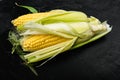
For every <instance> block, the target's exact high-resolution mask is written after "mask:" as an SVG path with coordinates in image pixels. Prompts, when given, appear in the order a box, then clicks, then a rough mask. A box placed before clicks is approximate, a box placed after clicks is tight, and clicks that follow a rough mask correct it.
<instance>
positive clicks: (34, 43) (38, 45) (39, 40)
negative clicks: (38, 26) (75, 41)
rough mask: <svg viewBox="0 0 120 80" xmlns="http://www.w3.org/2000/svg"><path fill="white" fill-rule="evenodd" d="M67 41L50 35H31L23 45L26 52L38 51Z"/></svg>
mask: <svg viewBox="0 0 120 80" xmlns="http://www.w3.org/2000/svg"><path fill="white" fill-rule="evenodd" d="M67 40H68V39H67V38H63V37H60V36H56V35H50V34H41V35H31V36H28V37H27V38H25V39H23V40H22V41H21V45H22V48H23V50H24V51H36V50H40V49H43V48H46V47H49V46H52V45H55V44H58V43H61V42H65V41H67Z"/></svg>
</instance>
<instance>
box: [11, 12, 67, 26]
mask: <svg viewBox="0 0 120 80" xmlns="http://www.w3.org/2000/svg"><path fill="white" fill-rule="evenodd" d="M64 12H65V11H64V10H52V11H49V12H40V13H32V14H26V15H22V16H20V17H18V18H16V19H15V20H12V23H13V25H14V26H22V25H23V24H24V23H26V22H28V21H33V20H36V19H42V18H44V17H47V16H49V15H55V14H61V13H64Z"/></svg>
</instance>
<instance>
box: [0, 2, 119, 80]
mask: <svg viewBox="0 0 120 80" xmlns="http://www.w3.org/2000/svg"><path fill="white" fill-rule="evenodd" d="M15 2H17V3H18V4H21V5H28V6H33V7H35V8H36V9H37V10H39V11H41V12H43V11H49V10H52V9H65V10H76V11H83V12H85V13H86V14H87V15H89V16H91V15H92V16H95V17H97V18H99V19H100V20H101V21H104V20H107V21H108V23H109V24H110V25H111V26H113V29H112V31H111V32H110V33H109V34H107V35H106V36H105V37H102V38H101V39H99V40H97V41H95V42H92V43H90V44H87V45H85V46H83V47H80V48H78V49H75V50H72V51H67V52H64V53H63V54H60V55H58V56H57V57H55V58H54V59H52V60H51V61H49V62H48V63H47V64H45V65H43V66H42V67H40V68H36V70H37V72H38V73H39V76H38V77H36V76H35V75H34V74H33V73H32V72H31V71H30V70H29V69H28V68H27V67H26V66H24V65H23V64H22V63H21V61H20V59H19V58H18V57H17V56H16V55H11V53H10V51H11V44H10V43H9V42H8V41H7V35H8V31H9V29H11V28H12V27H13V26H12V25H11V23H10V21H11V20H12V19H14V18H16V17H18V16H20V15H22V14H26V13H29V11H28V10H26V9H23V8H20V7H17V6H15ZM119 5H120V0H0V80H120V6H119Z"/></svg>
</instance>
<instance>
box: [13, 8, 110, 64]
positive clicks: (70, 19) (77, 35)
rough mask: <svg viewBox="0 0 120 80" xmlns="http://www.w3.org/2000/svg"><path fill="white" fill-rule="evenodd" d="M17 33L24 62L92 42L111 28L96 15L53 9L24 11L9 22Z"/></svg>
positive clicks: (41, 58) (38, 59)
mask: <svg viewBox="0 0 120 80" xmlns="http://www.w3.org/2000/svg"><path fill="white" fill-rule="evenodd" d="M12 23H13V25H14V26H16V28H17V30H18V32H19V34H20V35H21V36H22V37H21V38H20V40H19V43H20V46H21V47H22V49H23V52H29V54H25V55H24V58H25V59H26V60H27V63H33V62H38V61H41V60H43V59H46V58H49V57H54V56H55V55H57V54H59V53H62V52H64V51H66V50H69V49H74V48H77V47H80V46H82V45H85V44H87V43H89V42H92V41H94V40H96V39H98V38H100V37H102V36H104V35H105V34H107V33H108V32H110V31H111V28H110V27H109V25H108V24H107V23H105V22H104V23H101V22H100V21H99V20H98V19H97V18H95V17H87V15H86V14H85V13H83V12H78V11H65V10H52V11H49V12H43V13H34V14H27V15H23V16H20V17H18V18H17V19H15V20H13V21H12Z"/></svg>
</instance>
